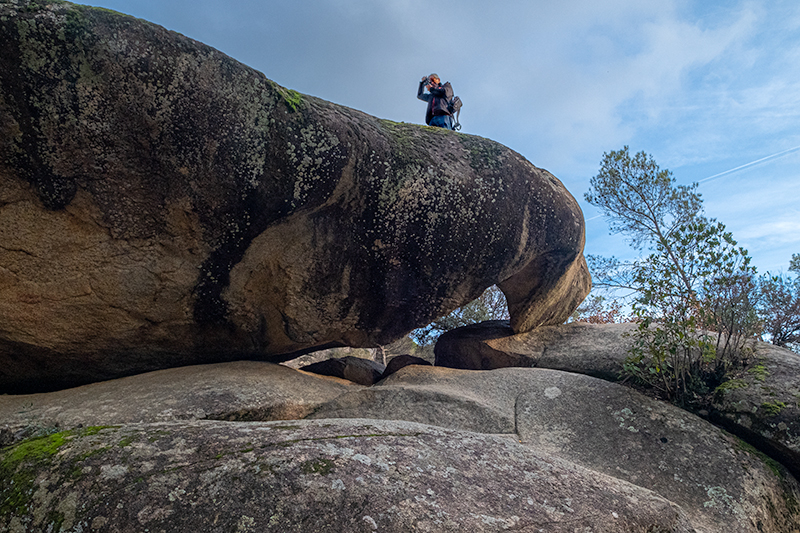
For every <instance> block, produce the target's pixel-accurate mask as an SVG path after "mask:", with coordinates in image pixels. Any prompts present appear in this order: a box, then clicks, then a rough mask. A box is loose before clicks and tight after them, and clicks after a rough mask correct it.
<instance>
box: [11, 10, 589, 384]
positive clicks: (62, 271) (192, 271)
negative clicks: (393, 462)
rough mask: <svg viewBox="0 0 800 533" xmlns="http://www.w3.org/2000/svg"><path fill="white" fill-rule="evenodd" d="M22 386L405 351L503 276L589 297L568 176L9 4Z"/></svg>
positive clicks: (214, 61)
mask: <svg viewBox="0 0 800 533" xmlns="http://www.w3.org/2000/svg"><path fill="white" fill-rule="evenodd" d="M0 49H2V50H3V53H2V54H0V153H1V154H2V157H0V391H13V392H32V391H34V390H53V389H56V388H59V387H66V386H72V385H77V384H81V383H88V382H92V381H97V380H103V379H109V378H113V377H119V376H124V375H130V374H135V373H138V372H145V371H148V370H153V369H158V368H166V367H174V366H180V365H188V364H197V363H208V362H218V361H230V360H236V359H243V358H251V359H254V358H255V359H262V360H269V361H276V362H279V361H284V360H288V359H291V358H293V357H296V356H297V355H298V354H302V353H306V352H309V351H313V350H317V349H321V348H324V347H331V346H354V347H369V346H376V345H379V344H388V343H390V342H391V341H393V340H395V339H398V338H400V337H402V336H403V335H404V334H406V333H407V332H408V331H410V330H412V329H414V328H416V327H421V326H424V325H426V324H428V323H429V322H430V321H431V320H433V319H435V318H437V317H438V316H441V315H442V314H445V313H447V312H448V311H450V310H452V309H455V308H457V307H459V306H461V305H463V304H465V303H467V302H469V301H471V300H472V299H474V298H476V297H477V296H479V295H480V294H481V293H482V292H483V290H484V289H485V288H486V287H489V286H491V285H493V284H498V285H499V286H500V288H501V289H502V290H503V292H504V293H505V295H506V297H507V300H508V302H509V306H510V314H511V317H512V322H511V323H512V327H513V328H514V330H515V331H518V332H519V331H528V330H531V329H533V328H535V327H537V326H540V325H542V324H556V323H560V322H562V321H563V320H564V319H565V318H566V317H567V316H569V314H570V313H571V312H572V310H573V309H574V308H575V307H577V305H578V304H579V303H580V301H581V300H582V299H583V298H584V296H585V295H586V294H587V293H588V291H589V288H590V278H589V274H588V270H587V268H586V263H585V260H584V258H583V255H582V251H583V245H584V221H583V215H582V213H581V211H580V208H579V207H578V204H577V202H576V201H575V199H574V198H573V197H572V196H571V195H570V194H569V192H568V191H567V190H566V189H565V188H564V186H563V185H562V183H561V182H560V181H559V180H558V179H556V178H555V177H554V176H553V175H551V174H550V173H548V172H547V171H545V170H542V169H539V168H536V167H535V166H533V165H532V164H531V163H529V162H528V161H526V160H525V159H524V158H523V157H522V156H521V155H520V154H517V153H515V152H513V151H512V150H510V149H508V148H506V147H504V146H502V145H500V144H498V143H495V142H492V141H490V140H487V139H483V138H480V137H475V136H470V135H463V134H460V133H456V132H448V131H444V130H440V129H435V128H427V127H423V126H416V125H410V124H398V123H393V122H390V121H386V120H380V119H377V118H375V117H372V116H369V115H366V114H364V113H361V112H359V111H356V110H353V109H349V108H345V107H342V106H338V105H335V104H332V103H329V102H325V101H323V100H320V99H318V98H314V97H311V96H306V95H302V94H299V93H297V92H295V91H291V90H288V89H285V88H283V87H281V86H279V85H277V84H276V83H274V82H272V81H270V80H269V79H267V78H266V77H265V76H264V75H263V74H261V73H259V72H256V71H255V70H253V69H251V68H248V67H247V66H245V65H242V64H240V63H238V62H236V61H234V60H233V59H231V58H229V57H227V56H225V55H224V54H222V53H220V52H218V51H217V50H214V49H212V48H210V47H208V46H205V45H203V44H201V43H198V42H196V41H193V40H191V39H188V38H186V37H184V36H182V35H179V34H177V33H174V32H170V31H167V30H165V29H164V28H161V27H159V26H156V25H153V24H150V23H147V22H145V21H141V20H137V19H134V18H132V17H128V16H124V15H121V14H118V13H113V12H110V11H108V10H102V9H96V8H90V7H84V6H78V5H74V4H70V3H67V2H48V1H36V2H33V1H14V2H3V3H0Z"/></svg>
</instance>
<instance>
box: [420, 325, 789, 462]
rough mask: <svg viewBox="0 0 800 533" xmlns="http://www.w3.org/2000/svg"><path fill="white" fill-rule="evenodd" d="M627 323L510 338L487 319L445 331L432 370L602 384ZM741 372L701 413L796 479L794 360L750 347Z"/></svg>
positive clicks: (610, 375)
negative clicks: (521, 372) (525, 372)
mask: <svg viewBox="0 0 800 533" xmlns="http://www.w3.org/2000/svg"><path fill="white" fill-rule="evenodd" d="M635 328H636V325H635V324H585V323H571V324H564V325H560V326H546V327H542V328H539V329H537V330H535V331H530V332H524V333H520V334H515V333H514V331H513V329H512V328H511V327H510V325H509V324H508V322H504V321H493V322H484V323H481V324H474V325H470V326H465V327H463V328H458V329H455V330H452V331H449V332H447V333H445V334H444V335H442V336H441V337H440V338H439V341H438V342H437V344H436V349H435V350H436V364H437V365H439V366H447V367H451V368H462V369H475V370H481V369H483V370H486V369H493V368H504V367H513V366H518V367H538V368H550V369H555V370H563V371H566V372H573V373H579V374H586V375H588V376H594V377H599V378H602V379H605V380H609V381H618V380H620V379H621V378H622V377H623V376H622V375H621V372H622V365H623V363H624V361H625V358H626V357H627V356H628V349H629V347H630V345H631V339H630V337H628V336H627V335H628V334H629V333H631V332H632V331H634V330H635ZM752 350H753V355H752V357H751V363H750V365H749V367H748V368H747V369H746V370H745V371H744V372H743V373H742V374H741V376H740V377H737V378H736V379H733V380H731V381H730V382H728V383H727V384H726V385H725V386H724V387H722V388H721V389H720V390H719V391H718V392H717V394H715V395H714V396H713V397H712V398H711V404H710V405H709V406H708V409H703V410H702V411H703V412H702V413H701V414H702V415H703V416H705V417H706V418H708V419H709V420H711V421H713V422H714V423H716V424H718V425H720V426H722V427H724V428H725V429H727V430H728V431H730V432H732V433H734V434H736V435H737V436H739V437H741V438H743V439H745V440H746V441H747V442H749V443H750V444H751V445H753V446H755V447H757V448H758V449H759V450H762V451H764V452H766V453H769V455H770V456H771V457H774V458H775V459H776V460H778V461H780V462H781V463H783V464H784V465H786V467H787V468H788V469H789V470H790V471H791V472H792V473H793V474H794V475H795V476H798V477H800V379H798V376H800V355H798V354H796V353H794V352H791V351H789V350H787V349H785V348H780V347H777V346H773V345H772V344H768V343H765V342H754V343H753V345H752Z"/></svg>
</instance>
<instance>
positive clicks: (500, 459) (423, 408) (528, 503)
mask: <svg viewBox="0 0 800 533" xmlns="http://www.w3.org/2000/svg"><path fill="white" fill-rule="evenodd" d="M215 377H216V379H215ZM215 381H216V385H215ZM292 418H296V419H297V420H292ZM0 421H2V424H3V425H2V426H0V430H2V431H1V434H2V436H3V441H4V442H3V444H6V445H8V446H7V447H6V448H3V449H1V450H0V477H2V480H3V481H4V483H3V484H2V486H3V487H5V489H0V491H2V492H0V502H4V503H0V508H2V509H4V510H5V514H4V512H3V511H0V525H2V524H7V525H8V526H7V527H11V526H13V527H15V528H16V529H11V531H39V530H42V529H46V527H47V526H48V525H49V524H51V523H54V522H53V520H55V518H53V517H56V518H58V519H59V520H62V521H63V523H69V524H73V525H75V526H78V525H81V527H84V528H85V527H86V526H87V525H91V524H96V525H97V526H98V528H99V530H100V531H112V530H113V529H108V528H109V527H111V526H108V525H107V524H111V523H114V524H115V526H116V527H122V526H120V524H122V525H123V526H124V527H128V528H129V529H130V530H132V531H134V530H137V529H136V528H143V527H147V528H149V529H150V530H151V531H161V530H165V531H173V530H175V528H178V529H180V528H188V527H195V528H200V530H203V531H206V530H208V531H215V529H213V527H212V526H214V525H215V524H216V525H217V526H218V527H219V530H220V531H228V530H231V528H233V529H234V530H235V528H236V527H238V520H241V519H243V518H242V517H247V518H245V520H247V521H248V524H249V523H251V522H249V520H251V519H252V521H253V522H252V524H253V527H254V528H255V529H254V531H260V530H265V531H292V530H293V529H292V528H297V529H299V530H312V531H313V530H314V529H313V528H314V527H316V528H318V529H319V530H320V531H337V529H336V528H337V527H338V528H340V529H338V530H342V531H343V530H348V531H350V530H352V531H361V530H362V529H360V528H367V527H372V525H373V524H372V522H371V521H370V520H369V519H365V518H364V517H365V516H368V517H369V518H370V519H371V520H373V521H375V525H376V527H379V530H386V531H404V530H405V531H407V530H410V529H414V528H417V529H418V530H421V531H426V530H428V531H448V530H452V531H464V530H476V531H504V530H512V531H513V530H515V529H514V528H515V527H516V528H517V529H518V530H520V531H538V529H544V530H545V531H565V532H566V531H574V528H575V527H578V528H579V530H580V531H592V532H606V531H703V532H719V533H723V532H724V533H728V532H754V533H755V532H774V533H785V532H793V531H795V530H796V529H798V527H800V522H798V521H799V520H800V518H799V517H800V514H798V509H800V507H798V501H800V485H798V483H797V481H796V480H795V478H794V477H793V476H792V474H791V473H790V472H788V471H787V469H785V468H784V467H783V466H782V465H780V464H779V463H778V462H777V461H774V460H772V459H770V458H768V457H767V456H766V455H764V454H763V453H759V452H757V451H756V450H755V449H754V448H752V447H750V446H748V445H746V444H745V443H744V442H742V441H740V440H738V439H737V438H735V437H733V436H731V435H730V434H728V433H726V432H725V431H723V430H721V429H719V428H717V427H715V426H713V425H711V424H710V423H708V422H706V421H704V420H702V419H700V418H699V417H696V416H694V415H692V414H690V413H688V412H685V411H683V410H680V409H678V408H676V407H674V406H672V405H668V404H663V403H659V402H656V401H654V400H651V399H649V398H647V397H644V396H642V395H640V394H638V393H636V392H635V391H632V390H630V389H628V388H626V387H623V386H621V385H617V384H613V383H609V382H606V381H602V380H599V379H596V378H592V377H588V376H582V375H578V374H572V373H567V372H562V371H556V370H546V369H535V368H527V369H526V368H507V369H498V370H492V371H469V370H456V369H448V368H441V367H430V366H419V365H416V366H408V367H405V368H402V369H401V370H399V371H398V372H397V373H395V374H392V375H391V376H389V377H388V378H386V379H384V380H383V381H382V382H381V383H379V384H378V385H375V386H373V387H362V386H359V385H352V384H350V385H348V384H346V382H344V381H342V380H337V379H335V378H323V377H320V376H315V375H311V374H306V373H303V372H299V371H295V370H292V369H289V368H287V367H283V366H279V365H273V364H270V363H257V362H248V363H225V364H215V365H206V366H200V367H186V368H180V369H169V370H161V371H157V372H153V373H151V374H143V375H140V376H134V377H130V378H124V379H120V380H114V381H110V382H106V383H95V384H91V385H86V386H83V387H79V388H76V389H72V390H67V391H59V392H54V393H44V394H35V395H24V396H0ZM109 426H110V427H109ZM37 434H38V435H42V436H39V437H36V435H37ZM91 487H93V488H91ZM97 487H102V488H103V490H105V491H108V492H109V493H110V494H112V499H114V501H115V502H118V503H114V504H113V505H105V504H101V500H102V501H103V502H105V501H107V500H106V499H103V498H100V497H99V496H97V495H96V494H95V493H94V492H92V491H94V490H96V489H97ZM429 490H430V491H432V493H431V492H428V491H429ZM278 495H280V497H279V496H278ZM71 501H81V502H84V501H85V502H87V503H86V505H84V506H82V507H81V508H80V509H78V508H72V507H70V506H69V505H70V504H69V502H71ZM209 502H211V503H209ZM634 502H635V503H634ZM115 506H116V507H115ZM123 508H124V511H123ZM115 509H116V510H115ZM256 509H259V510H258V511H256ZM59 517H60V518H59ZM320 517H324V518H320ZM3 520H5V522H3ZM48 520H50V522H48ZM362 521H363V523H362ZM395 522H396V523H397V524H398V525H397V526H391V525H389V524H393V523H395ZM298 524H299V525H298ZM481 524H482V525H481ZM281 527H283V528H284V529H280V528H281ZM393 527H397V528H398V529H392V528H393ZM648 527H649V528H651V529H649V530H648V529H647V528H648ZM104 528H105V529H104ZM270 528H272V529H270ZM303 528H306V529H303ZM308 528H311V529H308ZM326 528H328V529H326ZM403 528H406V529H403ZM653 528H655V529H653ZM120 530H121V531H127V530H128V529H120ZM372 530H376V529H372ZM113 531H116V530H113ZM364 531H371V529H364Z"/></svg>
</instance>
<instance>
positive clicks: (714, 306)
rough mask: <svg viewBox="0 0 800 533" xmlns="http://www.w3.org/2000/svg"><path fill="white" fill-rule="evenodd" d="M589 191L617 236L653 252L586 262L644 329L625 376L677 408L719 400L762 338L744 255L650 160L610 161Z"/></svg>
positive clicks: (688, 189)
mask: <svg viewBox="0 0 800 533" xmlns="http://www.w3.org/2000/svg"><path fill="white" fill-rule="evenodd" d="M591 187H592V190H590V192H589V193H587V194H586V200H587V201H588V202H589V203H592V204H593V205H596V206H598V207H600V209H601V210H602V211H603V215H604V216H605V217H606V218H607V219H608V220H609V223H610V226H611V228H612V230H616V231H620V232H622V233H623V234H625V235H626V236H627V237H628V239H629V241H630V243H631V245H632V246H633V247H634V248H636V249H647V250H648V251H649V252H650V253H649V254H648V255H646V256H644V257H641V258H639V259H637V260H635V261H632V262H627V263H622V262H620V261H618V260H617V259H615V258H613V257H612V258H603V257H597V256H591V257H590V260H589V264H590V268H591V269H592V275H593V279H594V280H595V282H596V283H595V286H596V287H598V286H599V287H602V288H609V289H628V290H630V291H633V294H634V296H633V304H632V309H633V314H634V316H635V317H636V319H637V321H638V322H639V327H638V328H637V329H636V331H635V332H634V333H633V334H632V335H633V343H632V348H631V352H630V354H629V356H628V358H627V359H626V361H625V364H624V370H623V373H624V374H625V376H626V378H627V379H634V380H636V381H637V382H639V383H641V384H644V385H646V386H648V387H651V388H652V389H654V390H656V391H658V392H659V393H660V394H661V395H663V396H665V397H666V398H668V399H670V400H672V401H674V402H676V403H682V404H683V403H686V402H689V401H693V400H694V399H696V398H700V397H702V396H704V395H706V394H708V393H710V392H713V391H714V390H715V389H717V388H718V387H719V386H720V385H722V384H723V383H724V382H725V381H726V380H728V379H731V378H732V377H733V372H734V371H735V370H737V369H741V368H742V367H743V366H744V365H745V364H747V362H748V357H749V352H748V350H747V349H746V343H747V341H748V340H750V339H752V338H753V335H754V333H755V332H756V331H757V329H758V320H757V316H756V313H755V298H756V281H755V280H756V278H755V274H756V273H755V269H754V268H753V267H751V266H750V257H749V256H748V255H747V251H746V250H744V249H743V248H741V247H738V246H737V243H736V241H735V240H734V239H733V236H732V235H731V234H730V232H727V231H725V226H724V224H722V223H720V222H717V221H716V220H713V219H708V218H706V217H704V216H703V214H702V199H701V197H700V194H698V193H697V192H696V188H697V184H693V185H691V186H683V185H676V183H675V180H674V178H672V175H671V173H670V172H669V171H668V170H661V169H660V168H659V167H658V165H656V163H655V161H653V159H652V157H650V156H648V155H647V154H645V153H643V152H640V153H638V154H636V155H635V156H633V157H631V156H630V154H629V153H628V147H627V146H626V147H625V148H624V149H623V150H620V151H618V152H611V153H608V154H604V159H603V161H602V163H601V169H600V172H599V173H598V175H597V176H595V177H593V178H592V180H591Z"/></svg>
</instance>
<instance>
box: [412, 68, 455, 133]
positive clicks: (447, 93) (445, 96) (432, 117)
mask: <svg viewBox="0 0 800 533" xmlns="http://www.w3.org/2000/svg"><path fill="white" fill-rule="evenodd" d="M440 82H441V80H440V79H439V76H438V74H431V75H430V76H425V77H423V78H422V81H420V82H419V90H418V91H417V98H419V99H420V100H422V101H423V102H428V110H427V111H426V112H425V124H427V125H428V126H435V127H437V128H447V129H448V130H452V129H453V115H452V114H450V111H449V110H448V108H447V104H448V102H450V99H451V98H453V88H452V87H451V86H450V82H449V81H448V82H446V83H445V84H444V85H442V84H441V83H440ZM425 89H428V92H425Z"/></svg>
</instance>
